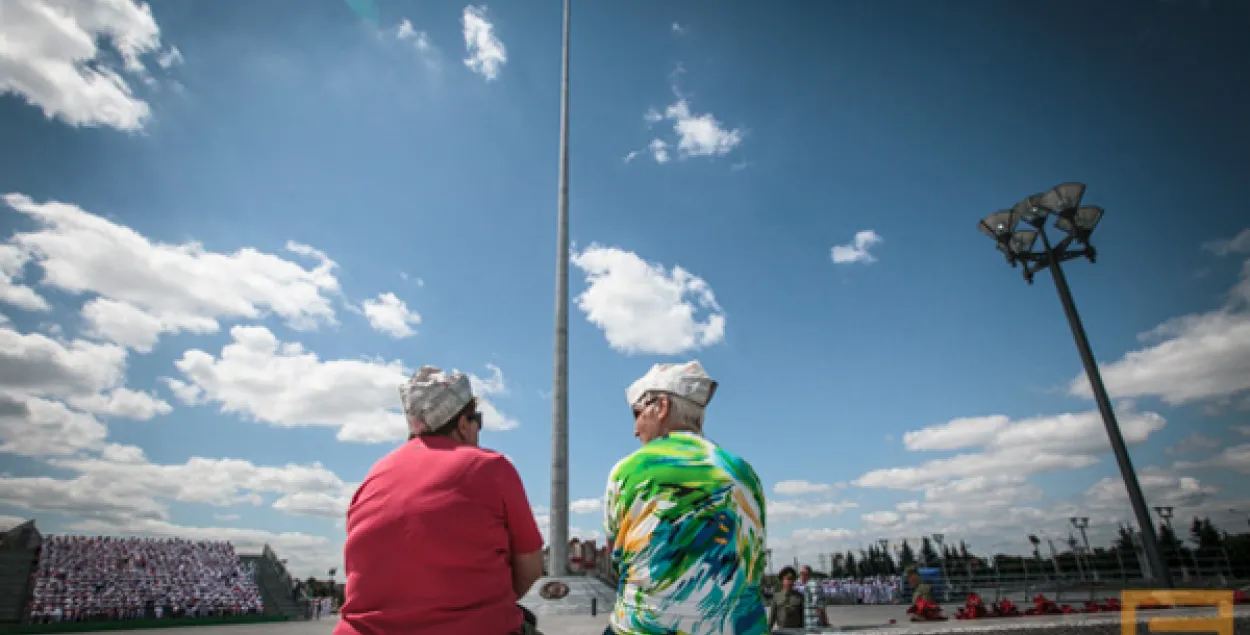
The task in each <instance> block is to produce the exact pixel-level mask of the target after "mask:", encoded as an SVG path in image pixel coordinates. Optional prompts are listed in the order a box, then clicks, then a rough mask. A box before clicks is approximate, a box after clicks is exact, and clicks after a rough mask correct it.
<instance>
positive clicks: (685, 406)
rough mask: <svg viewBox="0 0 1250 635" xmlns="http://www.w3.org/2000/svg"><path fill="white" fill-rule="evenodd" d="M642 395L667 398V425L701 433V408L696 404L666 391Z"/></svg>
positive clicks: (676, 428)
mask: <svg viewBox="0 0 1250 635" xmlns="http://www.w3.org/2000/svg"><path fill="white" fill-rule="evenodd" d="M644 397H645V398H655V397H664V398H665V399H667V400H668V418H669V425H670V426H671V427H672V428H673V429H675V430H689V431H691V432H697V433H699V434H703V408H702V407H701V406H699V405H698V404H696V403H694V402H693V401H690V400H689V399H683V398H681V397H678V396H677V395H674V394H673V393H668V392H659V391H653V392H649V393H646V395H645V396H644Z"/></svg>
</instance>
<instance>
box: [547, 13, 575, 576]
mask: <svg viewBox="0 0 1250 635" xmlns="http://www.w3.org/2000/svg"><path fill="white" fill-rule="evenodd" d="M569 1H570V0H564V49H563V54H562V56H561V57H562V59H561V64H562V68H561V73H560V181H559V203H558V205H557V212H556V214H557V220H556V227H557V229H556V344H555V385H554V387H553V389H552V391H551V406H552V412H551V525H550V532H549V534H550V549H551V551H550V552H549V553H550V560H548V561H547V572H548V574H549V575H553V576H562V575H566V572H567V571H568V563H569Z"/></svg>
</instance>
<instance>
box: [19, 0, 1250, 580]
mask: <svg viewBox="0 0 1250 635" xmlns="http://www.w3.org/2000/svg"><path fill="white" fill-rule="evenodd" d="M1008 4H1010V6H1008ZM1008 4H1004V3H992V2H943V3H915V2H909V3H903V2H872V3H868V2H860V3H853V2H836V3H835V2H827V3H795V4H792V5H790V6H787V7H786V8H784V9H781V8H778V7H777V6H774V5H767V6H766V5H765V4H751V3H721V4H718V5H717V9H716V10H715V11H709V10H708V9H707V7H703V6H699V5H697V4H672V3H659V2H650V3H648V2H643V3H638V2H631V3H616V4H605V3H585V6H582V5H580V4H579V5H578V6H576V7H575V8H574V17H573V29H574V33H573V48H574V50H573V61H572V87H573V88H572V109H571V113H572V119H571V121H572V123H571V128H572V130H571V138H572V143H571V157H572V158H571V164H572V166H571V187H570V209H571V214H572V240H573V241H574V258H573V260H574V265H575V266H574V267H573V271H572V280H571V291H572V293H573V311H572V314H571V317H570V369H571V370H570V428H571V437H570V454H571V473H572V483H571V487H570V492H571V496H572V498H573V499H575V501H576V502H575V503H574V505H573V507H574V511H575V512H576V513H574V514H573V516H572V523H571V524H572V525H573V526H574V529H573V533H574V534H575V535H582V536H593V535H595V533H594V532H596V531H597V530H598V529H599V524H600V517H599V512H598V510H597V509H596V503H595V499H596V498H598V497H599V496H600V495H601V494H602V489H603V482H604V478H605V477H606V473H607V470H608V469H609V468H610V466H611V465H612V464H613V463H614V462H615V461H616V460H617V459H619V458H620V457H621V456H623V455H624V454H626V453H628V452H630V451H631V450H633V449H634V448H635V447H637V441H636V440H635V439H633V438H632V428H631V421H630V419H629V417H628V410H627V406H626V404H625V403H624V388H625V387H626V386H627V385H628V384H629V383H630V382H632V381H633V380H634V379H635V378H637V377H638V376H640V375H641V374H642V373H643V372H645V371H646V370H647V368H648V367H649V366H650V365H651V364H653V363H656V362H659V361H666V360H667V361H673V360H680V359H689V358H697V359H699V360H701V361H702V362H703V363H704V365H705V366H706V367H707V368H708V370H709V372H710V373H711V374H712V375H713V376H714V377H715V378H716V379H718V380H719V381H720V382H721V390H720V391H719V392H718V394H717V398H716V400H715V402H714V403H713V404H712V406H711V407H710V409H709V411H708V415H707V416H708V428H707V433H708V435H709V436H710V437H712V438H713V439H715V440H716V441H718V442H721V443H722V444H724V445H725V446H726V447H728V448H729V449H731V450H733V451H736V452H739V453H741V454H743V455H744V456H746V457H747V458H748V459H749V460H750V461H751V462H752V464H753V465H754V466H755V467H756V470H757V471H758V472H759V474H760V475H761V477H762V479H763V480H764V481H765V484H766V486H767V487H768V488H769V504H770V526H769V534H770V535H769V539H770V543H771V544H772V545H773V546H774V549H775V550H776V552H777V554H778V555H779V556H781V557H783V558H787V559H788V557H789V556H791V555H798V556H801V557H803V558H813V557H814V555H815V554H817V553H825V552H828V551H830V550H834V549H837V550H845V549H858V548H859V546H860V545H862V544H866V543H867V542H870V541H874V540H876V539H877V538H881V537H887V538H892V539H896V540H897V539H898V538H902V537H912V538H913V539H914V538H915V537H916V536H920V535H923V534H928V533H931V532H935V531H942V532H944V533H946V534H948V535H950V536H959V537H961V538H965V539H967V540H968V541H969V543H970V544H971V545H972V546H973V548H974V550H975V549H980V550H988V549H991V548H995V549H999V550H1005V551H1024V550H1025V549H1027V548H1028V544H1027V543H1026V542H1025V541H1024V539H1023V535H1024V534H1025V533H1028V532H1038V531H1045V532H1049V533H1050V534H1051V535H1055V536H1065V537H1066V535H1067V528H1066V527H1065V525H1066V520H1065V519H1066V518H1067V517H1068V516H1070V515H1073V514H1076V515H1087V516H1090V517H1091V539H1101V537H1102V536H1105V535H1108V534H1109V533H1110V532H1112V531H1113V530H1114V527H1115V525H1116V523H1117V522H1119V521H1120V520H1124V519H1127V518H1128V515H1127V513H1126V510H1125V504H1124V498H1125V497H1124V495H1123V486H1122V484H1121V483H1120V482H1119V480H1118V478H1117V477H1116V475H1117V472H1116V469H1115V464H1114V461H1113V460H1112V459H1111V457H1110V456H1109V455H1108V453H1107V448H1108V446H1107V442H1106V435H1105V433H1104V432H1103V430H1102V427H1101V423H1100V421H1099V420H1098V419H1097V417H1096V416H1095V414H1094V406H1093V402H1092V400H1091V399H1090V398H1089V397H1088V389H1087V386H1086V385H1085V384H1082V383H1081V381H1083V375H1081V369H1080V364H1079V360H1078V357H1077V355H1076V351H1075V349H1074V348H1073V345H1072V339H1071V334H1070V332H1069V331H1068V327H1067V325H1066V323H1065V322H1064V319H1063V313H1062V310H1061V308H1060V305H1059V302H1058V299H1057V298H1056V296H1055V293H1054V289H1053V286H1052V285H1051V282H1050V279H1049V278H1048V277H1047V276H1045V275H1041V276H1039V277H1038V279H1037V282H1036V284H1034V285H1033V286H1031V287H1030V286H1028V285H1026V284H1024V282H1023V281H1022V280H1021V278H1020V275H1019V271H1018V270H1011V269H1010V268H1009V267H1007V266H1006V265H1005V264H1004V263H1003V261H1002V258H1001V256H999V255H998V254H997V253H996V252H995V251H994V250H993V245H992V243H990V241H988V240H986V239H985V238H984V236H982V235H980V234H979V233H977V231H976V228H975V226H976V222H977V221H978V220H979V219H980V218H981V217H983V216H984V215H986V214H988V213H990V212H993V211H995V210H996V209H1000V208H1003V207H1009V206H1010V205H1012V204H1013V203H1015V202H1016V201H1018V200H1020V199H1021V198H1024V197H1025V196H1027V195H1029V194H1032V193H1034V192H1038V191H1041V190H1045V189H1047V188H1049V187H1051V186H1053V185H1055V184H1058V183H1061V182H1064V181H1072V180H1076V181H1082V182H1085V183H1087V184H1088V186H1089V187H1088V191H1087V194H1086V202H1087V203H1089V204H1095V205H1100V206H1103V207H1105V208H1106V210H1107V214H1106V217H1105V218H1104V220H1103V222H1102V224H1101V225H1100V226H1099V228H1098V231H1097V232H1096V233H1095V244H1096V245H1097V246H1098V248H1099V260H1098V263H1097V264H1096V265H1091V264H1089V263H1087V262H1084V261H1074V262H1072V263H1071V264H1070V265H1069V268H1068V271H1069V274H1070V275H1069V277H1070V279H1071V283H1072V286H1073V291H1074V293H1075V294H1076V298H1077V302H1078V305H1079V307H1080V309H1081V311H1082V313H1083V316H1084V318H1085V321H1086V326H1087V329H1088V331H1089V334H1090V337H1091V339H1092V340H1093V342H1094V347H1095V351H1096V353H1097V355H1098V356H1099V359H1100V360H1101V361H1102V363H1103V365H1104V367H1105V369H1106V379H1107V382H1108V385H1109V387H1110V389H1111V391H1112V393H1113V397H1115V398H1116V400H1117V405H1118V412H1119V413H1120V417H1121V423H1122V426H1123V427H1124V429H1125V435H1126V437H1128V439H1129V441H1130V444H1131V450H1132V453H1133V457H1134V460H1135V461H1136V463H1137V466H1138V467H1139V469H1140V470H1141V472H1142V480H1143V485H1144V487H1145V489H1146V494H1147V497H1148V498H1149V499H1150V501H1151V503H1152V504H1169V505H1174V506H1176V507H1178V508H1179V510H1180V511H1178V516H1182V515H1185V514H1193V513H1201V514H1211V515H1212V516H1213V518H1214V519H1215V520H1216V521H1217V523H1220V522H1224V523H1231V522H1234V516H1235V518H1236V520H1235V522H1236V523H1242V522H1245V517H1246V515H1247V514H1248V513H1250V491H1248V490H1247V487H1246V485H1245V484H1244V482H1245V475H1246V474H1247V473H1250V426H1248V425H1247V424H1248V423H1250V421H1247V419H1248V417H1247V413H1248V412H1250V400H1248V399H1247V391H1248V390H1250V366H1248V365H1247V361H1246V360H1250V314H1248V313H1247V309H1246V302H1248V301H1250V264H1248V263H1250V260H1247V258H1250V233H1247V231H1246V230H1247V229H1250V224H1248V223H1247V222H1246V220H1245V218H1246V217H1245V214H1244V212H1241V211H1239V209H1240V207H1242V206H1243V205H1244V201H1245V200H1247V199H1248V198H1250V182H1247V180H1246V179H1245V174H1246V173H1247V172H1248V170H1250V159H1248V158H1247V156H1246V154H1245V152H1244V148H1245V147H1247V146H1248V145H1250V125H1247V123H1246V121H1245V117H1244V112H1243V110H1244V104H1245V103H1246V102H1247V101H1248V100H1250V86H1247V84H1246V83H1245V81H1244V69H1245V68H1246V65H1247V63H1250V44H1247V43H1246V42H1245V40H1244V37H1243V32H1244V29H1243V28H1241V27H1240V26H1238V25H1240V24H1244V23H1245V20H1246V18H1247V17H1250V14H1248V13H1247V9H1246V8H1245V7H1244V6H1241V5H1240V4H1239V3H1235V2H1218V1H1212V2H1180V1H1177V2H1159V3H1129V2H1122V3H1100V4H1099V5H1098V6H1088V5H1087V4H1086V3H1080V2H1060V3H1047V4H1046V5H1044V6H1043V5H1041V4H1033V5H1028V4H1020V3H1008ZM352 5H356V6H357V7H360V6H364V5H363V4H361V3H360V2H353V3H352V4H351V5H349V3H347V2H345V1H343V0H317V1H315V2H309V1H296V0H274V1H271V2H265V3H260V4H256V3H251V4H243V3H203V2H193V1H191V0H169V1H161V2H153V3H152V4H151V6H150V7H149V6H148V5H135V4H132V3H131V0H126V1H119V2H112V3H100V2H81V3H78V2H76V3H68V4H67V3H63V2H52V1H51V0H17V1H16V2H12V3H4V5H3V6H2V7H0V37H5V38H13V39H12V41H14V42H15V43H16V44H15V46H14V47H13V51H14V53H13V54H11V55H10V56H9V57H5V58H0V92H3V93H4V94H3V95H0V193H3V194H4V195H5V198H4V200H3V201H2V202H3V205H0V224H2V229H3V232H4V240H5V241H6V242H4V243H2V244H0V273H2V274H3V277H0V304H3V306H2V307H0V313H2V314H3V315H4V316H5V318H6V319H5V320H4V321H3V324H0V338H3V341H4V345H3V346H0V354H2V355H3V356H4V357H3V360H4V362H3V366H4V370H3V371H0V397H2V400H0V406H4V407H3V408H0V451H2V452H3V454H0V465H2V466H3V470H2V471H3V476H0V492H3V493H2V494H0V514H3V515H5V516H6V518H8V517H12V518H11V519H16V518H26V517H32V516H33V517H36V518H38V521H39V524H40V527H42V528H43V529H44V530H45V531H84V532H95V533H99V532H107V533H123V532H130V533H179V534H185V535H197V536H211V537H222V538H229V539H231V540H234V541H236V542H238V543H239V544H240V545H248V546H256V545H259V544H261V543H264V542H269V543H270V544H273V545H274V546H275V548H276V549H277V550H278V551H279V552H281V553H282V554H283V555H284V556H285V557H288V558H290V559H291V561H292V563H293V564H294V565H295V566H296V567H298V568H299V569H300V570H301V571H306V572H309V573H311V572H316V571H322V570H324V569H325V568H326V567H328V566H333V565H334V564H335V563H337V562H338V558H339V550H340V548H341V542H342V532H343V530H342V512H343V506H344V504H345V501H346V500H347V499H348V498H349V497H350V495H351V492H352V490H353V487H354V485H355V483H357V482H359V480H360V479H361V478H363V476H364V475H365V473H366V472H367V470H368V468H369V466H370V465H371V464H372V463H373V461H375V460H376V459H377V458H378V457H380V456H381V455H383V454H384V453H386V452H387V451H388V450H389V449H390V448H392V447H394V445H395V443H397V442H398V440H399V439H400V438H401V437H402V435H403V427H402V420H401V419H400V418H399V415H398V412H397V408H398V400H397V393H396V385H397V384H398V382H399V381H400V380H402V378H403V375H404V372H405V371H407V372H411V370H412V369H415V368H416V367H417V366H420V365H422V364H436V365H439V366H443V367H447V368H457V369H461V370H464V371H466V372H471V373H473V374H474V375H475V376H476V377H477V379H478V386H479V389H480V390H481V391H482V392H483V394H484V395H485V397H486V399H487V400H488V401H489V403H490V404H491V407H492V408H493V411H492V412H490V413H489V417H488V425H489V426H490V427H492V428H494V429H493V430H490V431H488V432H487V433H486V434H484V436H483V443H484V444H485V445H487V446H489V447H492V448H496V449H498V450H500V451H502V452H505V453H507V454H508V455H509V456H510V457H511V458H512V460H513V461H514V462H515V463H516V465H517V466H518V468H519V470H520V471H521V474H522V476H523V478H524V479H525V483H526V487H527V490H528V492H529V494H530V497H531V502H532V503H533V504H534V505H535V507H536V513H537V514H538V515H539V516H540V517H543V518H545V513H546V509H545V508H546V507H547V506H548V504H549V492H548V489H549V480H550V479H549V474H548V466H549V463H550V421H551V403H550V392H549V391H550V388H551V375H552V371H551V367H552V359H551V349H552V328H553V319H552V307H553V289H554V275H553V270H554V261H555V253H554V252H555V244H554V243H555V231H554V230H555V209H556V167H557V164H556V159H557V151H558V133H559V129H558V106H559V101H558V99H559V93H558V90H559V55H560V50H559V46H560V31H559V29H560V6H559V3H555V2H549V3H545V4H535V3H524V4H523V5H522V4H521V3H504V4H490V5H469V6H466V5H465V4H463V3H446V2H422V3H417V2H401V1H397V0H378V1H377V4H376V16H371V15H369V12H368V11H363V12H357V11H354V10H353V8H352ZM103 6H112V7H113V10H111V11H102V10H96V9H99V8H100V7H103ZM92 41H94V42H95V43H96V44H97V46H96V47H95V48H94V49H93V48H92V47H91V46H88V43H89V42H92ZM857 237H858V240H859V242H858V243H856V240H857ZM837 246H843V247H844V249H841V250H839V249H837ZM1082 388H1084V390H1082ZM1229 510H1238V511H1237V512H1236V514H1235V515H1234V514H1231V513H1230V512H1229Z"/></svg>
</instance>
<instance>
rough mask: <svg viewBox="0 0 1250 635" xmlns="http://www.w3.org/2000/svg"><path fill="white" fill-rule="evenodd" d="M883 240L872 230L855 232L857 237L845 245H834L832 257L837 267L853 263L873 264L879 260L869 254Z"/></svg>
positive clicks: (831, 252) (831, 251)
mask: <svg viewBox="0 0 1250 635" xmlns="http://www.w3.org/2000/svg"><path fill="white" fill-rule="evenodd" d="M881 242H882V238H881V236H879V235H877V232H875V231H873V230H871V229H865V230H863V231H858V232H855V237H854V238H852V239H851V242H849V243H847V244H845V245H834V246H833V249H832V250H830V253H829V255H830V257H831V258H832V259H833V263H834V264H836V265H842V264H851V263H857V262H858V263H864V264H868V263H872V262H876V261H877V258H876V257H875V256H873V255H872V254H871V253H869V250H870V249H872V247H873V246H874V245H878V244H881Z"/></svg>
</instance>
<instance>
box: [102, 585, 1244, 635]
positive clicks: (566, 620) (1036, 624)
mask: <svg viewBox="0 0 1250 635" xmlns="http://www.w3.org/2000/svg"><path fill="white" fill-rule="evenodd" d="M570 595H572V593H570ZM954 608H955V607H953V606H952V607H949V608H947V609H946V611H945V612H946V614H947V615H954ZM531 610H533V609H531ZM1212 615H1213V611H1212V609H1172V610H1166V611H1141V612H1139V613H1138V622H1139V626H1138V628H1137V632H1138V633H1143V634H1145V633H1149V632H1150V629H1149V627H1148V626H1147V624H1146V621H1147V620H1149V619H1152V618H1157V617H1210V616H1212ZM829 618H830V622H831V623H832V624H833V628H832V629H828V630H825V631H820V632H821V633H824V634H825V635H830V634H834V633H846V632H869V631H871V633H872V635H919V634H921V633H924V634H926V635H942V634H948V633H949V634H952V635H962V634H964V633H1011V634H1012V635H1062V634H1068V633H1071V634H1074V635H1120V633H1121V632H1122V631H1121V627H1120V616H1119V615H1118V614H1112V613H1101V614H1093V615H1051V616H1045V617H1021V618H1006V619H982V620H967V621H964V620H955V619H951V620H948V621H946V622H919V623H917V622H910V621H908V616H907V614H906V613H905V609H904V608H903V607H902V606H845V607H837V608H835V609H834V610H831V611H830V612H829ZM890 619H895V620H896V623H895V624H892V625H891V624H889V620H890ZM337 621H338V620H337V619H334V618H328V619H322V620H314V621H307V622H280V623H276V624H274V623H270V624H242V625H238V626H203V627H189V628H161V629H145V630H133V631H111V633H113V634H115V635H330V633H332V632H333V631H334V625H335V623H336V622H337ZM607 623H608V619H607V615H606V614H603V613H600V614H599V615H597V616H591V615H589V614H585V615H567V614H564V615H562V614H558V613H553V614H545V615H539V618H538V628H539V630H541V631H542V632H543V633H544V635H601V633H603V629H604V627H605V626H607ZM1234 624H1235V628H1234V629H1233V632H1234V633H1235V634H1236V635H1250V606H1239V607H1236V608H1235V609H1234Z"/></svg>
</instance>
